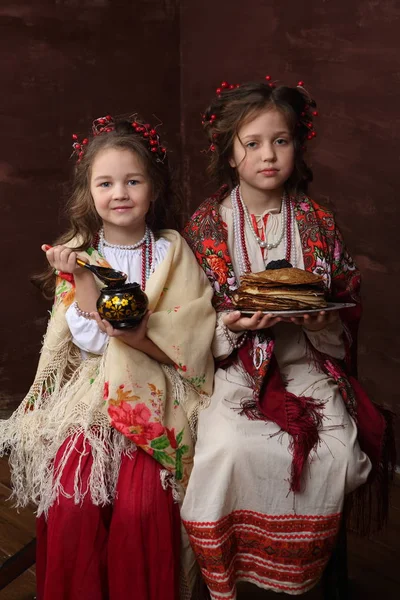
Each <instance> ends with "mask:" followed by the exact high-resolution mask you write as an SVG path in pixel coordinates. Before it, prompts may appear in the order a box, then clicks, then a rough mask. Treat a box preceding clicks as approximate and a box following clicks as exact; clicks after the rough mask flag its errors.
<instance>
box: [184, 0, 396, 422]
mask: <svg viewBox="0 0 400 600" xmlns="http://www.w3.org/2000/svg"><path fill="white" fill-rule="evenodd" d="M399 27H400V10H399V4H398V2H395V1H389V2H368V1H364V0H363V1H361V0H347V1H345V0H336V1H335V2H334V1H328V2H322V1H321V0H309V1H308V2H293V0H280V1H279V2H278V1H276V0H275V1H270V2H263V1H261V0H251V2H244V1H243V0H230V1H228V0H223V1H221V2H213V1H211V0H203V2H201V3H200V2H198V3H194V2H191V1H190V0H182V3H181V57H182V71H181V85H182V108H183V123H184V138H183V141H184V169H185V170H184V180H185V184H186V192H187V197H188V199H189V202H190V204H191V206H192V207H194V206H196V204H198V203H199V202H200V201H201V200H202V199H203V198H204V197H205V196H206V195H207V193H209V192H210V191H211V190H212V189H213V187H215V186H212V185H211V186H210V185H207V182H206V177H205V175H204V167H205V158H206V157H205V156H204V155H203V154H202V150H204V149H205V147H206V140H205V138H204V137H203V135H202V132H201V126H200V121H201V118H200V115H201V113H202V111H203V109H204V108H205V106H206V105H207V103H208V102H209V101H210V99H211V97H212V95H213V94H214V91H215V88H216V87H218V85H219V84H220V82H221V81H222V80H224V79H226V80H227V81H229V82H231V83H237V82H243V81H246V80H252V79H254V80H261V79H262V78H263V77H264V76H265V75H267V74H270V75H271V76H272V77H273V78H276V79H280V80H282V81H284V82H286V83H287V84H291V85H296V84H297V82H298V81H299V79H302V80H304V81H305V82H306V87H307V88H308V89H309V90H310V91H311V92H312V94H313V95H314V97H315V98H316V100H317V102H318V108H319V111H320V114H321V117H320V119H319V120H317V123H316V127H317V129H318V138H317V141H315V142H314V143H313V145H312V152H311V157H312V164H313V167H314V172H315V182H314V185H313V186H312V196H313V197H314V198H315V199H316V200H319V201H322V202H324V201H325V202H326V201H329V202H330V203H332V205H333V206H334V208H335V209H336V213H337V218H338V221H339V223H340V225H341V227H342V230H343V233H344V235H345V237H346V240H347V243H348V245H349V247H350V249H351V252H352V254H353V255H354V256H355V258H356V260H357V262H358V264H359V266H360V268H361V270H362V274H363V297H364V303H365V312H364V318H363V322H362V330H361V340H360V342H361V343H360V374H361V378H362V380H363V382H364V384H365V385H366V387H367V389H368V391H369V392H370V394H371V395H372V397H373V398H374V399H375V400H376V401H378V402H385V403H386V404H387V405H389V406H391V407H392V408H393V409H397V410H398V411H399V412H400V405H399V404H400V402H399V395H398V391H399V388H400V320H399V316H398V309H397V307H398V305H399V297H398V290H399V285H398V280H399V275H400V262H399V258H398V255H399V251H398V238H399V236H398V231H399V226H400V218H399V216H400V211H399V201H398V196H399V193H398V185H397V184H398V170H399V166H398V160H399V158H398V157H399V151H398V138H399V136H400V127H399V124H400V118H399V106H400V93H399V91H400V90H399V85H400V79H399V73H400V53H399V30H400V29H399ZM397 429H398V431H400V428H399V426H397Z"/></svg>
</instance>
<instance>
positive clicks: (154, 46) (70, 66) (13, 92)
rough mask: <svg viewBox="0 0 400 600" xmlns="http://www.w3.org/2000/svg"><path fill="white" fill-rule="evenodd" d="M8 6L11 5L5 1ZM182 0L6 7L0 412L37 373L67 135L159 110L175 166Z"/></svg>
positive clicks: (89, 0)
mask: <svg viewBox="0 0 400 600" xmlns="http://www.w3.org/2000/svg"><path fill="white" fill-rule="evenodd" d="M4 4H6V7H4ZM176 4H177V3H176V1H175V0H169V1H162V0H140V1H138V0H135V1H134V2H132V1H129V0H120V1H113V2H108V1H107V0H64V1H63V2H57V3H56V2H49V1H48V0H35V2H31V3H28V2H10V3H2V6H1V7H0V82H1V84H0V86H1V94H0V130H1V140H2V143H1V144H0V206H1V221H0V256H1V262H2V269H1V351H0V410H1V409H2V410H3V411H5V410H6V409H7V408H9V407H11V406H15V405H16V404H17V403H18V402H19V400H20V399H21V398H22V397H23V395H24V394H25V393H26V391H27V389H28V387H29V385H30V383H31V381H32V377H33V374H34V371H35V368H36V364H37V358H38V351H39V345H40V339H41V336H42V334H43V332H44V328H45V323H46V319H47V314H46V311H47V309H48V308H49V305H46V303H45V302H44V301H43V300H42V298H41V297H40V294H39V293H38V292H36V290H35V289H34V288H33V286H32V285H31V284H30V283H29V277H30V275H31V274H32V273H34V272H37V271H39V270H41V269H42V268H43V267H44V266H45V259H44V256H43V253H42V252H41V250H40V245H41V244H42V243H43V242H47V241H50V242H51V241H52V240H53V239H54V238H55V237H56V236H57V235H58V234H59V233H61V229H62V224H61V222H60V212H61V207H62V206H63V199H64V198H65V185H64V183H65V182H66V181H68V178H69V174H70V171H71V169H72V163H73V161H70V160H69V156H70V154H71V150H72V148H71V133H73V132H79V133H81V132H82V133H85V132H86V131H88V127H89V126H90V123H91V119H92V118H94V117H99V116H103V115H105V114H107V113H111V114H124V113H127V112H134V111H136V110H137V111H140V112H141V113H143V114H144V115H145V116H146V118H148V119H149V120H151V119H153V118H152V114H153V113H155V114H156V115H157V116H158V117H159V118H160V119H161V120H162V121H163V122H164V123H165V125H164V126H163V128H162V131H163V133H164V134H165V136H166V138H167V140H168V142H169V147H170V148H171V149H172V151H174V152H173V154H172V157H173V158H174V157H176V161H177V162H179V148H180V145H179V113H180V110H179V108H180V107H179V11H178V10H177V8H176Z"/></svg>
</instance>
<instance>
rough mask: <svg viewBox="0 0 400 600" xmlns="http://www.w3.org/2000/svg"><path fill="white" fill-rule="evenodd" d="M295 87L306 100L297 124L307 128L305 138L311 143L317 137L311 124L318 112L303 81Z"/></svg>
mask: <svg viewBox="0 0 400 600" xmlns="http://www.w3.org/2000/svg"><path fill="white" fill-rule="evenodd" d="M296 87H297V88H299V89H300V90H301V92H302V93H303V95H304V96H306V98H307V103H306V104H305V106H304V110H303V112H302V113H301V115H300V117H301V123H299V124H303V125H305V126H306V127H307V129H308V133H307V135H306V138H307V140H309V141H311V140H313V139H314V138H315V137H317V132H316V131H315V130H314V123H313V118H314V117H318V116H319V114H318V111H317V110H316V106H317V104H316V102H315V100H313V98H312V97H311V95H310V93H309V92H308V91H307V90H306V88H305V87H304V81H299V82H298V83H297V86H296Z"/></svg>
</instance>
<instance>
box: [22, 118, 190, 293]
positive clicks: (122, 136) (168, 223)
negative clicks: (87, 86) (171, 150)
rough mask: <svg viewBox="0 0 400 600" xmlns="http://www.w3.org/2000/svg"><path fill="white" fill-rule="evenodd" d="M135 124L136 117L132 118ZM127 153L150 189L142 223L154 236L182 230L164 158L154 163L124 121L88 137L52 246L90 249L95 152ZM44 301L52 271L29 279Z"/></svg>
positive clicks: (94, 224) (94, 229)
mask: <svg viewBox="0 0 400 600" xmlns="http://www.w3.org/2000/svg"><path fill="white" fill-rule="evenodd" d="M135 118H136V121H138V118H137V116H136V117H135ZM112 148H115V149H121V150H130V151H131V152H133V153H134V154H135V155H136V156H137V157H138V158H139V159H140V161H141V162H142V164H143V166H144V168H145V170H146V173H147V175H148V177H149V180H150V182H151V186H152V194H153V200H152V202H151V205H150V210H149V212H148V213H147V215H146V223H147V225H148V226H149V227H150V229H152V230H153V232H154V233H155V234H157V232H158V231H159V230H160V229H165V228H170V229H177V230H180V229H181V227H182V217H183V211H182V198H181V194H180V191H179V187H178V185H177V183H176V181H175V179H174V177H173V174H172V170H171V168H170V164H169V160H168V155H167V154H165V157H164V159H163V160H162V161H161V160H157V158H158V156H157V157H156V156H155V155H154V153H152V152H151V150H150V148H151V146H150V145H149V143H148V141H147V140H146V138H145V137H144V136H143V135H142V134H141V133H140V132H137V131H135V129H134V128H133V127H132V123H131V122H130V121H127V120H125V119H123V120H118V121H116V122H115V124H114V129H113V130H112V131H109V132H106V133H102V134H100V135H92V136H91V137H90V138H89V139H88V144H87V146H85V152H84V154H83V156H82V158H81V160H80V161H79V162H78V163H77V165H76V168H75V173H74V178H73V182H72V192H71V195H70V197H69V200H68V201H67V204H66V207H65V212H66V217H67V220H68V224H69V226H68V228H67V231H65V233H63V234H62V235H61V236H60V237H58V238H57V239H56V240H55V242H54V245H59V244H68V242H70V241H71V240H72V239H75V240H78V244H79V245H78V246H77V247H76V249H77V250H78V251H79V250H87V249H88V248H89V247H90V246H92V245H93V242H94V240H95V238H96V235H97V233H98V232H99V230H100V228H101V226H102V221H101V219H100V217H99V215H98V214H97V211H96V209H95V206H94V202H93V198H92V194H91V192H90V180H91V172H92V166H93V163H94V160H95V158H96V156H97V155H98V154H99V152H102V151H103V150H108V149H112ZM32 282H33V283H34V284H35V285H37V286H38V287H39V288H40V289H41V290H42V292H43V293H44V295H45V296H46V297H47V298H51V297H52V296H53V294H54V286H55V278H54V271H53V269H52V268H51V267H48V268H47V269H46V271H45V272H44V273H42V274H40V275H36V276H34V277H32Z"/></svg>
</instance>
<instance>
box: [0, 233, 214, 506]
mask: <svg viewBox="0 0 400 600" xmlns="http://www.w3.org/2000/svg"><path fill="white" fill-rule="evenodd" d="M160 234H161V235H162V236H163V237H165V238H166V239H167V240H168V241H169V242H170V247H169V250H168V252H167V256H166V257H165V259H164V260H163V261H162V263H160V264H159V265H158V267H157V269H156V270H155V272H154V273H153V274H152V275H151V276H150V278H149V280H148V282H147V286H146V294H147V296H148V298H149V308H150V309H151V310H152V311H154V312H153V314H152V315H151V317H150V319H149V325H148V333H147V334H148V337H149V338H150V339H151V340H152V341H153V342H154V343H155V344H156V345H157V346H158V347H159V348H160V349H161V350H162V351H163V352H165V354H166V355H167V356H168V357H169V358H171V359H172V360H173V362H174V365H175V366H174V367H171V366H166V365H161V364H159V363H158V362H156V361H155V360H153V359H152V358H150V357H149V356H147V355H146V354H144V353H142V352H140V351H138V350H135V349H133V348H130V347H129V346H127V345H126V344H125V343H123V342H122V341H121V340H120V339H119V338H110V339H109V343H108V346H107V349H106V351H105V352H104V355H103V356H94V355H91V356H89V358H87V359H86V360H82V359H81V355H80V351H79V349H77V347H76V346H75V345H74V344H73V343H72V341H71V334H70V331H69V328H68V324H67V322H66V319H65V313H66V310H67V308H68V307H69V306H70V305H71V303H72V302H73V301H74V297H75V289H74V283H73V278H72V277H71V276H68V275H66V274H65V275H63V274H61V277H60V276H59V277H58V280H57V289H56V298H55V303H54V307H53V310H52V315H51V318H50V321H49V325H48V329H47V333H46V335H45V338H44V342H43V348H42V354H41V359H40V362H39V367H38V371H37V374H36V377H35V381H34V383H33V385H32V387H31V389H30V391H29V393H28V394H27V396H26V398H25V400H24V401H23V402H22V404H21V406H20V407H19V408H18V409H17V411H16V412H15V413H14V414H13V415H12V416H11V418H10V419H9V420H8V421H3V422H2V423H0V451H1V449H2V446H3V448H8V449H11V457H10V464H11V468H12V473H13V480H14V484H15V486H14V495H15V497H16V498H17V501H18V503H19V504H26V503H27V502H29V501H33V502H36V503H37V504H38V505H39V512H41V511H43V510H45V511H46V510H47V509H48V507H49V506H51V504H52V502H54V500H55V499H56V497H57V494H58V493H62V492H63V490H62V487H61V482H60V473H53V471H52V461H53V459H54V456H55V454H56V452H57V450H58V448H59V447H60V446H61V444H62V442H63V441H64V440H65V439H66V438H67V437H68V436H72V439H74V437H76V436H78V435H81V434H82V433H83V434H84V435H85V437H86V438H87V439H88V441H89V442H90V444H91V448H92V453H93V457H94V463H93V465H94V466H93V469H92V471H93V473H92V476H91V480H90V492H91V495H92V499H93V501H94V502H97V503H106V502H109V501H110V500H112V496H113V493H114V490H115V483H116V477H117V473H118V464H117V463H118V457H119V456H120V454H121V452H123V451H128V452H129V451H132V450H133V449H134V448H135V445H136V446H138V447H140V448H142V449H143V450H144V451H145V452H147V453H149V454H150V455H151V456H153V457H154V459H155V460H157V461H158V462H159V463H160V465H162V467H163V468H165V469H166V470H168V471H169V472H170V473H171V474H172V475H173V477H174V479H175V481H176V482H177V483H178V484H180V485H181V486H182V487H183V488H184V487H185V486H186V484H187V481H188V477H189V474H190V471H191V467H192V460H193V443H194V442H193V435H192V434H193V433H194V431H195V427H196V417H197V411H198V410H199V406H200V405H201V404H202V402H204V400H206V399H207V397H208V395H209V394H210V393H211V391H212V382H213V375H214V361H213V358H212V355H211V351H210V346H211V342H212V338H213V334H214V330H215V311H214V309H213V308H212V304H211V298H212V290H211V288H210V286H209V283H208V281H207V278H206V277H205V275H204V273H203V272H202V270H201V269H200V268H199V266H198V265H197V263H196V260H195V258H194V256H193V254H192V252H191V251H190V249H189V248H188V246H187V244H186V242H185V241H184V239H183V238H182V237H181V236H180V235H179V234H178V233H177V232H175V231H172V230H165V231H162V232H160ZM71 245H73V243H71ZM81 256H82V258H84V259H85V260H87V261H89V262H90V263H92V264H97V265H103V266H104V265H106V264H107V263H106V262H105V261H104V259H103V258H102V257H101V256H100V255H99V253H98V252H97V251H96V250H95V249H93V248H89V249H88V250H87V251H86V252H82V253H81ZM110 425H111V427H110ZM191 431H192V434H191ZM117 432H118V433H117ZM121 434H122V435H121ZM72 447H73V443H71V444H70V446H69V447H68V452H70V451H71V449H72ZM64 458H65V459H66V458H67V455H66V456H65V457H64ZM61 462H62V461H61ZM86 492H87V490H82V489H80V488H79V482H77V489H76V494H75V501H76V502H78V501H79V500H80V499H81V498H82V496H83V495H84V494H85V493H86Z"/></svg>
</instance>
